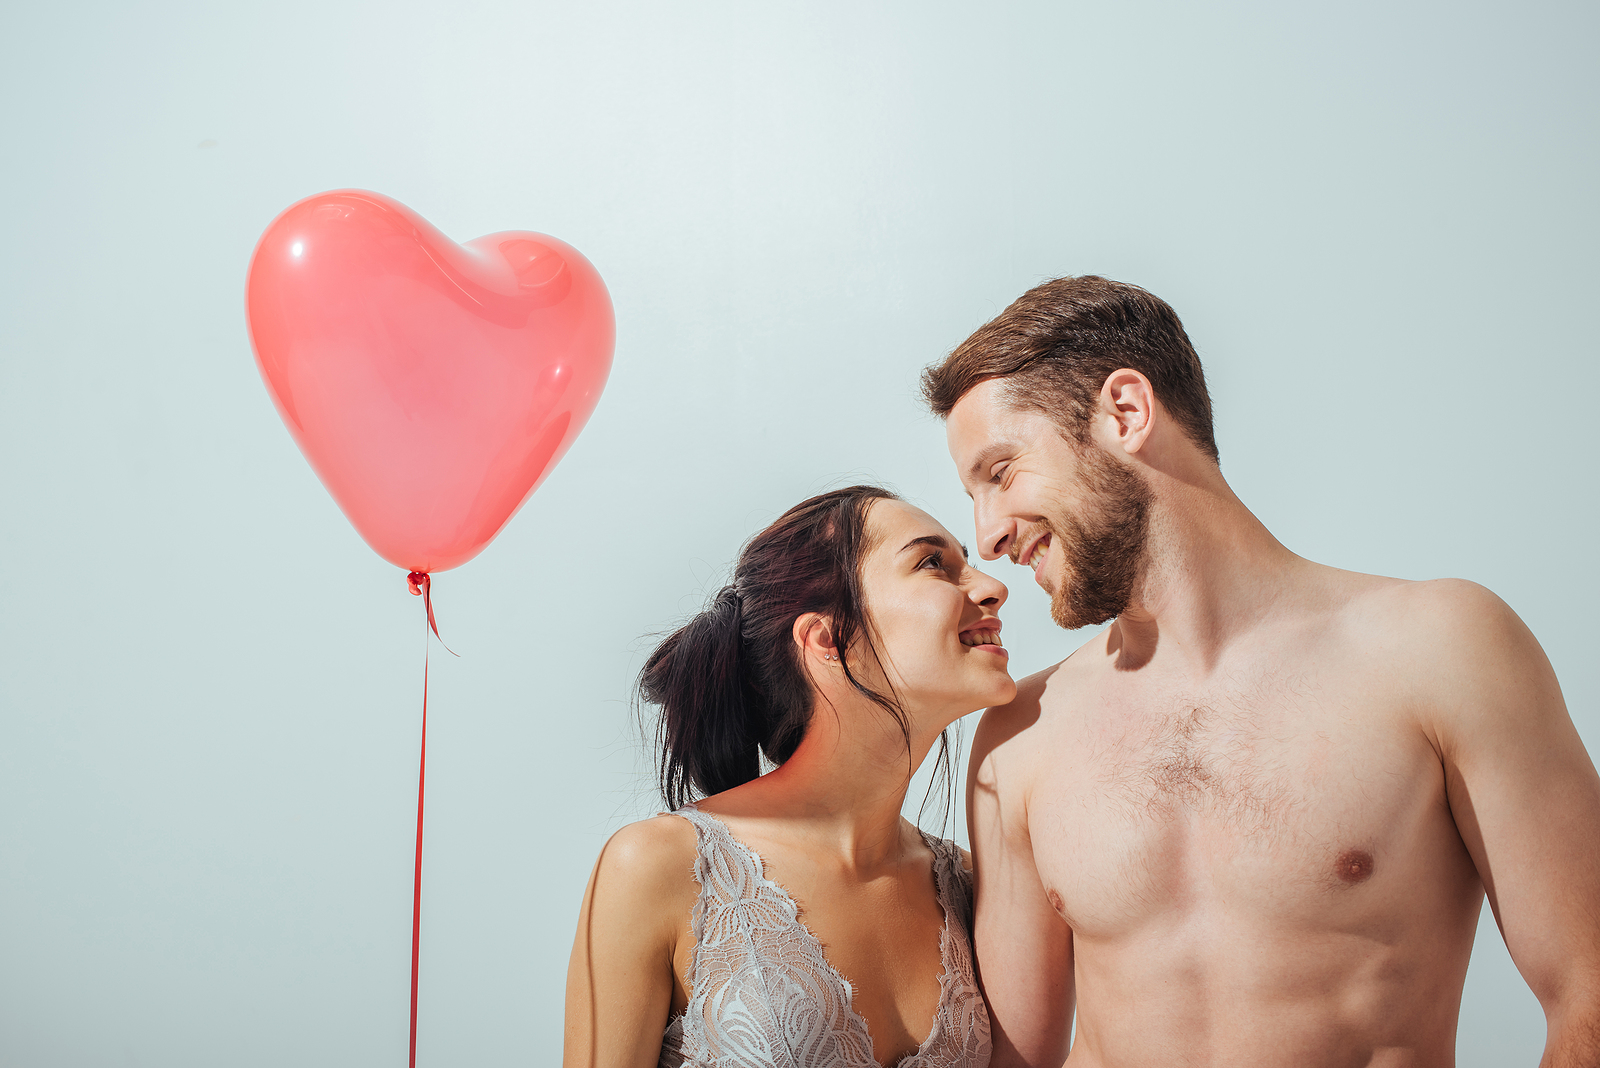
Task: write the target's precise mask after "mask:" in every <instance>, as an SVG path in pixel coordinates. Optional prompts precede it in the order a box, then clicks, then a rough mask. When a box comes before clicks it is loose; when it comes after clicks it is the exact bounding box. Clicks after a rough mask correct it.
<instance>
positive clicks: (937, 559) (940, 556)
mask: <svg viewBox="0 0 1600 1068" xmlns="http://www.w3.org/2000/svg"><path fill="white" fill-rule="evenodd" d="M930 564H931V565H932V566H933V568H934V569H935V570H938V571H942V570H943V569H944V553H929V554H928V555H927V556H924V557H923V558H922V562H921V563H919V564H918V565H917V569H918V570H919V571H920V570H922V569H923V568H926V567H928V566H929V565H930Z"/></svg>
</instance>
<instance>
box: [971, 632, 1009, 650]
mask: <svg viewBox="0 0 1600 1068" xmlns="http://www.w3.org/2000/svg"><path fill="white" fill-rule="evenodd" d="M961 644H962V645H998V646H1000V648H1002V649H1004V648H1005V644H1004V643H1003V642H1001V641H1000V632H999V631H997V630H975V631H970V632H968V633H966V634H963V635H962V636H961Z"/></svg>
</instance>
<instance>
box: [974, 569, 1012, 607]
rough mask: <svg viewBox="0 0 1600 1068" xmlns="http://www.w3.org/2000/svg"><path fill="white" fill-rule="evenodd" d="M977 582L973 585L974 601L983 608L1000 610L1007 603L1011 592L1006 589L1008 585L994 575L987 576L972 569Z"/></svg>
mask: <svg viewBox="0 0 1600 1068" xmlns="http://www.w3.org/2000/svg"><path fill="white" fill-rule="evenodd" d="M972 573H973V575H974V576H976V579H977V581H975V582H974V583H973V584H972V599H973V600H974V601H976V602H977V603H978V604H979V605H980V606H981V607H983V608H995V609H998V608H999V607H1000V606H1001V605H1003V604H1005V603H1006V598H1007V597H1008V596H1009V595H1010V593H1011V591H1010V590H1008V589H1006V584H1005V583H1004V582H1001V581H1000V580H999V579H997V578H995V577H994V576H993V575H986V574H984V573H983V572H982V571H979V570H978V569H977V568H973V569H972Z"/></svg>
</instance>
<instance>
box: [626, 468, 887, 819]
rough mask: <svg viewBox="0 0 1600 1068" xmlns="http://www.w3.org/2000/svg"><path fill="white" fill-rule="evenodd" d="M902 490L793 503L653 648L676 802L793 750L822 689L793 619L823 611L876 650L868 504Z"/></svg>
mask: <svg viewBox="0 0 1600 1068" xmlns="http://www.w3.org/2000/svg"><path fill="white" fill-rule="evenodd" d="M895 499H898V498H896V497H895V496H894V494H892V493H890V492H889V491H888V490H885V489H881V488H879V487H877V486H850V487H847V488H845V489H839V490H833V491H831V492H828V493H823V494H819V495H818V496H816V497H812V498H811V499H810V500H806V501H802V502H801V503H799V504H797V505H795V506H794V507H793V508H791V509H789V510H788V511H787V512H785V513H784V514H783V515H782V516H780V517H779V518H778V520H777V522H775V523H773V524H772V525H771V526H769V527H768V528H767V529H765V530H763V531H762V532H761V533H759V534H757V535H756V536H755V537H753V538H751V539H750V541H749V543H748V544H746V545H745V547H744V551H743V552H741V553H740V554H739V562H738V564H737V565H736V566H735V567H734V571H733V573H734V576H735V581H734V584H733V585H731V586H724V587H723V588H722V590H721V592H719V593H718V594H717V596H716V597H715V598H714V599H713V600H712V602H711V604H710V605H708V606H707V607H706V610H705V611H703V612H701V613H700V614H699V615H697V616H695V617H694V618H693V619H691V620H690V621H689V622H688V623H686V624H685V625H684V626H683V627H681V628H680V629H679V630H677V631H676V632H675V633H673V634H672V635H671V636H670V637H669V638H667V640H666V641H664V642H662V643H661V644H660V645H659V646H657V647H656V650H655V652H653V653H651V654H650V659H649V660H648V661H646V663H645V665H644V670H643V671H641V672H640V673H639V696H640V697H641V698H642V699H643V700H644V701H645V702H647V703H649V704H652V705H657V706H659V707H660V709H661V718H660V720H658V721H657V724H656V743H657V746H658V749H659V752H660V764H659V771H660V775H661V796H662V798H663V799H664V800H665V801H666V803H667V806H668V807H669V808H673V809H677V808H681V807H682V806H683V805H684V804H686V803H687V802H689V801H693V800H694V799H695V798H696V797H709V796H710V795H712V794H717V793H721V792H722V791H724V790H731V789H732V788H733V787H735V786H738V785H740V784H741V783H746V782H749V781H750V780H751V779H754V778H755V777H757V776H758V775H760V774H761V758H762V756H763V755H765V756H766V758H767V759H768V760H770V761H772V762H773V763H774V764H782V763H783V762H784V761H786V760H788V759H789V757H791V756H793V755H794V751H795V749H796V747H798V746H799V744H800V742H801V740H802V739H803V738H804V737H805V733H806V728H807V726H809V725H810V722H811V712H812V703H813V698H814V693H813V690H812V684H811V677H810V674H809V673H808V672H807V670H806V668H805V665H804V664H803V663H802V662H801V659H800V651H799V648H798V647H797V646H796V645H795V640H794V621H795V620H796V619H798V618H799V617H800V616H801V615H803V614H805V613H807V612H817V613H820V614H822V615H825V616H827V617H828V619H829V621H830V626H831V628H832V631H833V638H834V641H835V642H837V643H838V644H839V647H840V648H841V649H843V648H853V647H854V643H855V642H857V641H860V642H862V643H864V646H865V648H866V649H870V648H871V644H872V639H871V638H870V636H869V635H868V634H867V628H866V607H865V603H866V602H865V599H864V597H863V595H862V590H861V560H862V556H863V554H864V553H865V552H866V548H867V533H866V531H867V512H868V510H869V509H870V508H871V507H872V505H873V504H874V503H875V502H877V501H881V500H895ZM845 677H846V678H848V679H849V680H850V683H851V685H853V686H854V687H855V688H856V689H857V690H859V691H860V692H861V693H862V694H863V695H865V696H866V697H868V698H870V699H871V700H873V701H875V702H877V703H878V704H879V705H881V706H882V707H883V708H884V709H885V710H886V711H888V712H889V713H890V714H891V715H893V716H894V717H895V719H896V721H897V722H899V724H900V727H901V730H902V732H903V733H904V732H906V731H907V730H908V728H907V725H906V722H905V715H904V713H903V712H902V711H901V710H900V709H899V707H898V706H897V705H896V704H895V703H894V702H893V701H892V700H890V699H889V698H887V697H885V696H884V695H881V694H876V693H873V692H872V691H871V690H869V689H867V688H866V687H864V686H862V685H861V683H860V682H859V681H858V680H856V678H855V677H854V676H852V675H851V674H850V673H849V668H848V667H847V666H846V667H845ZM906 737H907V744H908V745H909V741H910V735H909V733H907V735H906ZM908 752H909V749H908Z"/></svg>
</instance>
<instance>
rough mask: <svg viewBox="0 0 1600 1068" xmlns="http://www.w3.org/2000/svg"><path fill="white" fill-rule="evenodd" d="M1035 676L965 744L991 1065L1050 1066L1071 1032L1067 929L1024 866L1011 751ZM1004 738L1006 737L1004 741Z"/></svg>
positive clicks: (1035, 704)
mask: <svg viewBox="0 0 1600 1068" xmlns="http://www.w3.org/2000/svg"><path fill="white" fill-rule="evenodd" d="M1043 689H1044V681H1043V677H1042V676H1034V677H1033V678H1030V679H1027V680H1025V681H1024V682H1023V683H1022V685H1021V686H1020V687H1019V688H1018V693H1017V699H1016V700H1015V701H1013V702H1012V703H1011V704H1010V705H1007V706H1005V707H1004V708H992V709H990V710H989V711H987V712H985V713H984V715H983V719H982V720H981V721H980V722H979V724H978V730H977V734H976V736H975V737H974V738H973V743H972V765H971V769H970V771H969V774H968V776H967V828H968V831H969V833H970V834H971V836H972V854H973V868H974V874H975V876H976V878H975V883H974V885H975V887H976V920H975V922H974V925H973V943H974V945H975V946H976V949H977V958H978V979H979V982H980V983H981V984H982V986H983V995H984V999H985V1001H987V1002H988V1005H989V1022H990V1026H991V1029H992V1032H993V1038H994V1056H993V1059H992V1060H991V1061H990V1064H991V1066H992V1068H1023V1066H1026V1068H1057V1066H1059V1065H1060V1064H1061V1062H1062V1061H1063V1060H1065V1059H1066V1056H1067V1052H1068V1046H1069V1043H1070V1042H1071V1038H1072V1009H1073V987H1072V930H1071V928H1069V927H1068V926H1067V925H1066V924H1065V923H1064V922H1062V919H1061V917H1060V916H1059V915H1058V914H1057V913H1056V911H1055V909H1054V908H1052V907H1051V905H1050V902H1049V900H1048V899H1047V898H1046V897H1045V890H1044V887H1043V886H1042V885H1041V883H1040V881H1039V873H1038V870H1037V869H1036V868H1035V867H1034V859H1033V843H1032V840H1031V839H1030V837H1029V834H1028V820H1027V811H1026V804H1025V783H1024V781H1023V780H1024V779H1025V777H1026V775H1027V774H1028V771H1027V770H1025V769H1023V768H1019V767H1018V766H1017V765H1018V764H1021V763H1023V761H1022V760H1021V759H1020V758H1021V757H1022V753H1021V752H1017V751H1014V750H1023V749H1025V748H1026V744H1027V742H1026V737H1025V736H1024V737H1023V738H1021V739H1020V740H1019V739H1018V737H1017V736H1018V735H1019V734H1023V733H1024V731H1025V728H1026V727H1027V726H1028V725H1029V724H1031V723H1032V722H1033V721H1034V720H1035V719H1037V718H1038V715H1039V695H1040V693H1041V692H1042V690H1043ZM1008 743H1012V744H1010V745H1008Z"/></svg>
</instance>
